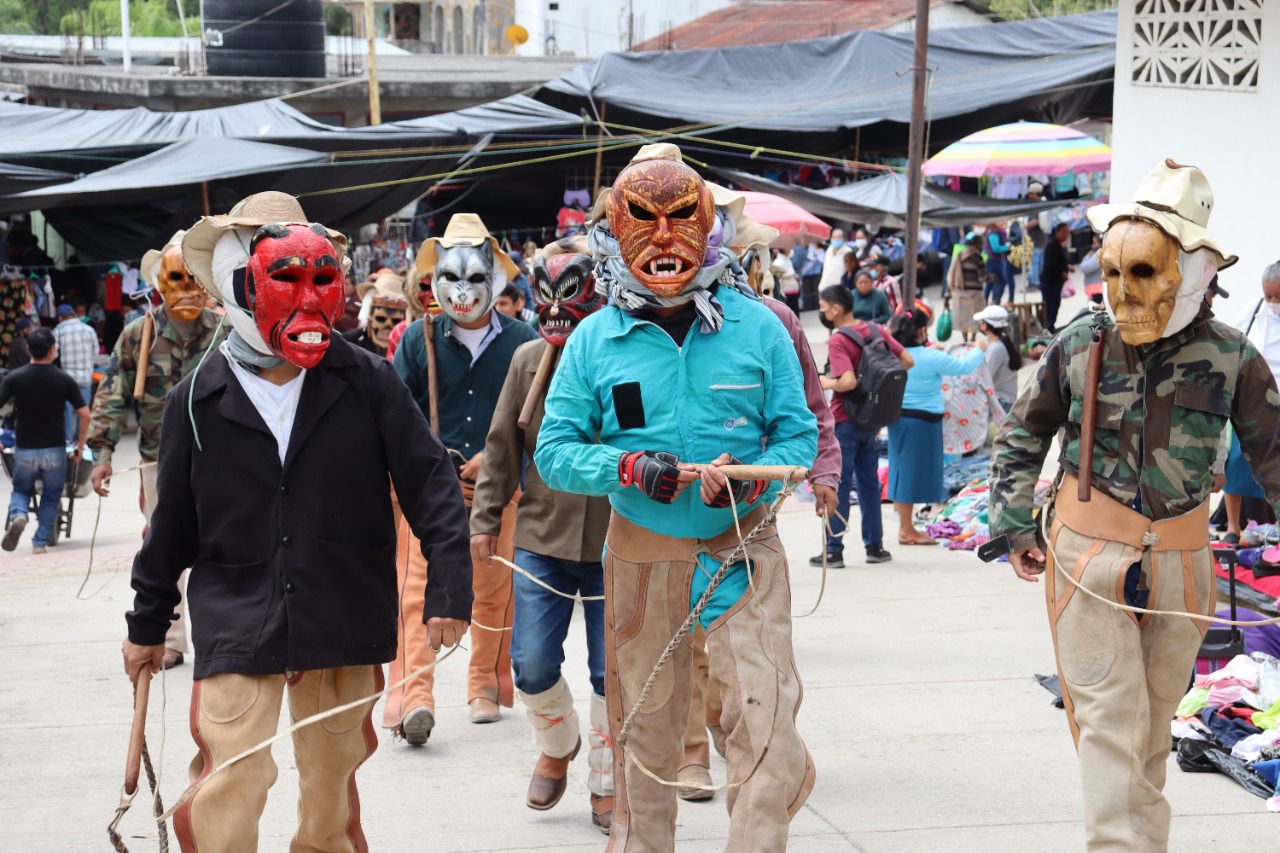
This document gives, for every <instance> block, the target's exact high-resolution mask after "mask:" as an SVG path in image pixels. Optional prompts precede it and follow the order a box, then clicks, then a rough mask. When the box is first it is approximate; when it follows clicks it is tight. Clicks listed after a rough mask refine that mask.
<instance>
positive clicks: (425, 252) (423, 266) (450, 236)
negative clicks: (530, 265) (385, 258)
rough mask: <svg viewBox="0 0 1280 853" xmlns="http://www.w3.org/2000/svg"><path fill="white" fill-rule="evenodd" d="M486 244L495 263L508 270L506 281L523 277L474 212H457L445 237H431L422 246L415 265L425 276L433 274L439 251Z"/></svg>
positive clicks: (496, 239) (445, 232) (450, 221)
mask: <svg viewBox="0 0 1280 853" xmlns="http://www.w3.org/2000/svg"><path fill="white" fill-rule="evenodd" d="M485 241H488V243H489V248H490V249H492V250H493V260H494V262H495V263H499V264H501V265H502V268H503V269H504V270H506V273H507V281H511V280H513V279H514V278H515V277H516V276H518V275H520V268H519V267H518V266H516V265H515V262H514V261H513V260H511V258H509V257H508V256H507V253H506V252H504V251H502V246H500V245H499V244H498V238H497V237H494V236H493V235H492V234H490V233H489V229H488V228H485V227H484V223H483V222H482V221H480V217H479V216H477V215H476V214H474V213H455V214H454V215H453V216H451V217H450V218H449V224H448V225H447V226H445V229H444V236H443V237H432V238H430V239H428V240H427V241H426V242H425V243H423V244H422V248H421V249H419V250H418V257H417V259H416V260H415V261H414V262H413V263H414V266H416V267H417V268H418V272H420V273H422V274H423V275H427V274H428V273H432V274H434V273H435V271H436V255H437V254H438V252H439V250H440V248H445V249H452V248H454V247H456V246H472V247H475V246H479V245H481V244H482V243H484V242H485Z"/></svg>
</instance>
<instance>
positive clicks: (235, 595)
mask: <svg viewBox="0 0 1280 853" xmlns="http://www.w3.org/2000/svg"><path fill="white" fill-rule="evenodd" d="M193 381H194V383H195V393H194V399H193V402H192V415H193V417H194V422H195V430H193V427H192V418H190V417H188V413H187V398H188V393H189V391H190V388H191V384H192V382H193ZM197 439H198V441H199V442H200V444H201V446H202V447H203V449H200V448H198V447H197V446H196V440H197ZM158 474H159V481H158V483H157V491H158V493H159V494H160V495H161V496H162V499H161V500H160V502H159V504H158V506H157V507H156V510H155V514H154V515H153V516H152V519H151V529H150V532H149V533H148V535H147V539H146V541H145V542H144V543H143V545H142V550H141V551H139V552H138V556H137V558H136V559H135V560H134V564H133V588H134V589H135V590H136V591H137V595H136V596H135V598H134V609H133V610H132V611H130V612H129V613H128V614H127V617H126V618H127V620H128V623H129V639H130V640H132V641H133V642H135V643H141V644H144V645H158V644H160V643H163V642H164V634H165V629H166V628H167V627H168V625H169V617H170V614H172V613H173V610H174V607H175V605H177V603H178V576H179V574H180V573H181V572H182V570H183V569H184V568H185V567H187V566H190V567H191V577H190V580H189V582H188V586H187V605H188V607H189V608H190V613H191V627H192V641H193V643H194V645H195V650H196V669H195V677H196V678H203V677H205V676H207V675H213V674H215V673H219V672H237V673H244V674H250V675H254V674H270V673H281V672H284V671H285V670H286V669H288V670H293V671H301V670H309V669H327V668H332V667H340V666H354V665H360V664H374V663H383V662H385V661H388V660H391V659H392V658H393V657H395V653H396V635H397V631H396V620H397V612H398V599H397V587H396V566H395V550H396V530H395V526H394V522H393V521H392V514H391V497H390V486H391V485H394V486H395V490H396V494H397V495H398V496H399V499H400V505H401V507H402V509H403V511H404V515H405V518H407V519H408V520H409V523H410V525H411V527H412V528H413V531H414V533H415V534H416V535H417V536H418V537H419V538H420V539H421V540H422V552H423V554H424V556H426V558H427V560H428V562H429V563H430V565H431V573H430V576H429V580H428V582H427V591H426V606H425V608H424V615H423V618H424V619H426V618H428V617H431V616H449V617H454V618H458V619H470V618H471V598H472V592H471V555H470V550H469V537H468V531H467V515H466V510H465V508H464V507H463V504H462V491H461V489H460V488H459V486H458V478H457V474H456V473H455V472H454V466H453V464H452V463H451V462H450V461H449V460H448V459H447V457H446V456H445V453H444V449H443V448H442V447H441V445H440V442H439V441H437V440H436V438H435V437H434V436H433V435H432V434H431V432H430V430H429V429H428V428H427V422H426V419H425V418H423V416H422V413H421V412H420V411H419V410H418V407H417V405H415V403H414V402H413V398H412V397H410V396H409V391H408V389H406V388H405V387H404V384H403V383H402V382H401V381H400V379H399V377H397V376H396V372H395V369H394V368H393V367H392V366H391V364H390V363H389V362H387V361H386V360H385V359H381V358H376V357H374V356H372V355H370V354H369V353H366V352H364V351H363V350H360V349H359V348H357V347H356V346H354V345H352V344H350V343H348V342H347V341H345V340H343V339H342V338H341V337H340V336H337V335H334V336H333V337H332V338H331V340H330V344H329V349H328V351H327V352H326V353H325V357H324V360H323V361H322V362H321V363H320V365H319V366H318V367H316V368H314V369H313V370H310V371H308V373H307V376H306V379H305V380H304V382H303V387H302V395H301V398H300V399H299V402H298V411H297V415H296V417H295V418H294V424H293V432H292V434H291V436H290V440H289V449H288V452H287V454H286V456H285V462H284V466H283V469H282V467H281V464H280V457H279V454H278V451H277V449H276V441H275V439H274V438H273V437H272V435H271V433H270V432H269V431H268V430H267V427H266V424H265V423H263V421H262V418H261V416H260V415H259V414H258V411H257V409H255V408H254V406H253V403H252V402H250V400H249V398H248V396H247V395H246V394H245V392H244V389H243V388H242V387H241V386H240V383H239V382H238V381H237V380H236V379H235V377H234V374H232V372H231V368H230V366H229V365H228V364H227V362H226V359H225V357H224V356H223V355H222V354H221V353H213V354H212V355H210V357H209V359H208V360H207V361H206V362H205V364H204V366H203V367H201V368H200V370H199V372H197V373H194V374H192V375H189V376H187V377H186V378H185V379H183V380H182V382H180V383H179V384H178V386H177V387H176V388H175V389H174V390H173V391H172V392H170V394H169V396H168V399H167V400H166V402H165V410H164V423H163V426H162V428H161V433H160V468H159V472H158ZM388 475H390V477H389V479H388Z"/></svg>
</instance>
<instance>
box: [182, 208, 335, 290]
mask: <svg viewBox="0 0 1280 853" xmlns="http://www.w3.org/2000/svg"><path fill="white" fill-rule="evenodd" d="M308 224H310V223H309V221H308V220H307V215H306V214H305V213H303V211H302V205H300V204H298V200H297V199H296V198H294V197H293V196H291V195H289V194H288V193H281V192H275V191H268V192H263V193H255V194H253V195H251V196H247V197H246V198H244V199H241V200H240V201H239V202H237V203H236V205H235V207H233V208H231V212H230V213H227V214H224V215H221V216H206V217H203V218H202V219H201V220H200V221H199V222H197V223H196V224H195V225H193V226H191V230H190V231H188V232H187V233H186V236H184V237H183V238H182V258H183V260H185V261H186V262H187V269H189V270H190V271H191V274H192V275H193V276H195V278H196V281H198V282H200V286H201V287H203V288H204V289H205V290H206V291H208V292H209V293H210V294H211V295H212V296H213V298H214V299H217V300H218V301H220V302H226V298H225V297H224V295H223V294H222V293H221V291H220V290H219V289H218V283H217V282H216V281H214V280H213V247H214V246H216V245H217V244H218V239H219V238H220V237H222V235H223V234H225V233H227V232H228V231H230V230H231V229H232V228H261V227H262V226H264V225H308ZM325 234H326V235H327V236H328V237H329V239H330V240H331V241H333V245H334V248H336V249H337V250H338V254H339V259H338V262H339V264H340V265H341V266H342V267H343V270H344V271H345V269H346V265H347V261H346V254H347V236H346V235H345V234H343V233H342V232H340V231H334V230H333V229H331V228H325Z"/></svg>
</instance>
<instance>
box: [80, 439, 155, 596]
mask: <svg viewBox="0 0 1280 853" xmlns="http://www.w3.org/2000/svg"><path fill="white" fill-rule="evenodd" d="M155 464H156V463H154V462H141V463H139V464H137V465H133V466H131V467H129V468H123V469H121V470H119V471H112V472H111V475H112V476H113V477H114V476H115V475H116V474H127V473H128V472H130V471H141V470H142V469H143V468H150V467H152V466H154V465H155ZM108 482H110V480H108ZM101 523H102V495H98V509H97V511H96V512H95V513H94V516H93V534H92V535H91V536H90V537H89V565H88V566H86V567H85V570H84V579H83V580H81V581H80V588H79V589H77V590H76V599H77V600H79V601H89V600H90V599H92V598H94V597H95V596H96V595H97V594H98V593H100V592H102V591H103V590H104V589H106V588H107V584H109V583H111V579H112V578H114V577H115V576H116V575H117V574H119V573H120V567H119V566H116V567H115V569H114V570H113V571H112V572H111V574H109V575H107V579H106V580H104V581H103V582H102V585H101V586H99V587H98V588H97V589H95V590H94V591H93V592H91V593H90V594H88V595H85V596H83V597H82V595H81V594H82V593H83V592H84V588H85V586H86V585H87V584H88V583H89V578H90V577H91V576H92V575H93V554H94V551H95V550H96V549H97V546H98V526H99V525H100V524H101Z"/></svg>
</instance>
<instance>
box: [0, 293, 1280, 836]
mask: <svg viewBox="0 0 1280 853" xmlns="http://www.w3.org/2000/svg"><path fill="white" fill-rule="evenodd" d="M1082 304H1083V300H1082V299H1080V298H1079V297H1077V298H1076V299H1075V300H1072V302H1071V305H1070V306H1069V307H1068V306H1064V309H1063V312H1064V313H1063V316H1064V317H1067V316H1070V313H1068V312H1071V313H1074V310H1075V309H1076V308H1077V307H1078V306H1079V305H1082ZM805 321H806V327H811V337H812V338H813V342H814V344H815V350H816V354H817V357H818V360H819V361H823V360H824V354H825V346H824V345H823V343H822V341H823V340H824V338H825V335H824V334H823V333H822V332H821V330H820V329H819V328H818V325H817V322H816V315H815V314H813V313H808V314H806V315H805ZM1029 369H1033V368H1029ZM136 461H137V455H136V450H135V446H134V442H133V439H131V438H130V439H126V440H125V441H124V442H123V443H122V447H121V448H120V451H119V452H118V453H117V455H116V464H117V466H119V467H120V468H125V467H128V466H130V465H132V464H135V463H136ZM97 511H98V500H97V498H96V497H93V498H89V499H87V500H84V501H82V502H79V503H78V504H77V518H76V523H75V529H74V531H73V535H72V536H71V538H70V540H69V541H66V542H64V543H63V544H61V545H59V546H57V547H56V548H53V549H51V550H50V551H49V553H48V554H46V555H43V556H40V557H35V556H32V555H31V553H30V538H31V533H32V532H34V527H30V528H29V529H28V532H27V534H26V536H25V537H24V541H23V543H22V544H21V545H20V546H19V549H18V550H17V551H15V552H13V553H12V554H8V553H6V554H0V683H3V684H4V686H5V687H4V690H3V692H0V826H3V827H4V830H3V831H2V832H0V849H5V850H15V851H16V850H21V851H56V853H66V852H67V851H77V853H78V851H95V850H107V849H109V848H108V847H107V842H106V836H105V833H104V828H105V826H106V824H107V822H108V820H109V819H110V818H111V816H112V814H113V812H114V809H115V806H116V803H117V798H118V795H119V788H120V780H121V769H122V766H123V764H124V753H125V748H126V743H127V740H128V732H129V723H130V688H129V684H128V682H127V680H126V679H125V677H124V675H123V673H122V670H121V665H120V653H119V646H120V641H121V639H122V638H123V636H124V627H125V626H124V619H123V615H122V614H123V613H124V611H125V610H126V609H128V607H129V606H130V603H131V594H130V590H129V583H128V575H129V565H130V563H131V560H132V557H133V553H134V551H135V549H136V548H137V545H138V542H139V531H140V530H141V526H142V517H141V514H140V513H139V512H138V509H137V474H136V473H127V474H122V475H120V478H119V482H117V483H116V484H115V490H114V491H113V494H112V495H111V497H110V498H108V499H106V500H103V501H102V502H101V518H100V525H99V531H98V536H97V541H96V546H95V549H94V568H93V574H92V577H91V578H90V579H89V581H88V583H87V584H86V590H85V596H86V597H87V600H77V599H76V598H75V593H76V589H77V587H78V586H79V585H80V583H81V580H82V579H83V577H84V574H85V570H86V566H87V564H88V558H89V540H90V534H91V532H92V531H93V527H94V521H95V515H96V514H97ZM890 515H892V512H891V511H887V512H885V523H886V531H887V532H888V536H887V537H886V542H887V543H889V547H890V549H891V550H892V551H893V554H894V561H893V562H891V563H887V564H882V565H877V566H866V565H861V564H858V563H857V562H855V560H856V559H857V557H858V556H859V555H860V549H858V548H856V547H852V548H850V549H849V551H848V552H847V554H848V556H849V558H850V563H849V566H850V567H849V568H846V569H843V570H838V571H836V570H833V571H831V572H830V575H829V577H828V579H827V589H826V593H825V595H824V597H823V600H822V604H821V606H820V608H819V609H818V611H817V613H815V614H814V615H813V616H811V617H808V618H803V619H797V620H796V622H795V654H796V660H797V665H798V667H799V671H800V674H801V676H802V678H803V679H804V684H805V696H804V705H803V707H802V709H801V712H800V716H799V726H800V730H801V733H802V734H803V735H804V737H805V739H806V741H807V742H808V744H809V748H810V750H811V751H812V752H813V755H814V758H815V760H816V762H817V765H818V781H817V785H816V787H815V789H814V792H813V796H812V797H811V798H810V799H809V802H808V803H807V804H806V805H805V807H804V809H803V810H802V811H801V812H800V814H799V815H797V817H796V819H795V821H794V822H793V824H792V831H791V849H792V850H796V851H802V853H827V851H840V850H858V851H868V853H916V851H920V853H931V852H932V851H943V850H945V851H948V853H968V851H974V853H979V851H981V853H989V851H1025V850H1036V851H1038V853H1056V852H1057V851H1074V850H1080V849H1082V848H1083V840H1084V833H1083V829H1082V823H1081V820H1080V793H1079V783H1078V777H1077V774H1076V762H1075V755H1074V751H1073V749H1072V745H1071V738H1070V735H1069V733H1068V731H1067V725H1066V721H1065V719H1064V717H1063V712H1062V711H1059V710H1056V709H1054V708H1052V707H1050V705H1049V700H1050V696H1049V694H1048V693H1046V692H1045V691H1044V690H1043V689H1042V688H1041V687H1040V686H1039V685H1038V684H1036V683H1035V681H1034V680H1033V679H1032V675H1033V673H1036V672H1050V671H1052V668H1053V652H1052V646H1051V645H1050V641H1049V632H1048V629H1047V623H1046V619H1045V615H1044V608H1043V598H1042V594H1043V590H1042V587H1041V586H1040V585H1039V584H1036V585H1031V584H1025V583H1022V582H1020V581H1018V580H1016V579H1015V578H1014V577H1013V573H1012V571H1010V570H1009V569H1008V567H1007V566H1005V565H1003V564H997V565H994V566H987V565H984V564H982V563H980V562H979V561H978V560H977V559H976V558H975V557H974V556H973V555H971V554H965V553H952V552H947V551H944V550H942V549H937V548H919V547H917V548H904V547H895V546H894V545H893V544H892V543H893V542H894V541H895V539H896V537H894V536H893V533H892V531H893V530H894V528H893V527H892V526H891V525H892V524H893V523H894V522H892V521H891V519H890V518H889V516H890ZM32 523H33V524H34V518H33V519H32ZM779 524H780V529H781V532H782V537H783V541H784V542H785V544H786V546H787V552H788V556H789V557H790V560H791V572H792V588H793V597H794V602H793V611H794V612H795V613H805V612H807V611H808V610H809V609H810V608H811V607H812V605H813V602H814V601H816V600H817V596H818V589H819V585H820V572H819V571H817V570H813V569H810V568H809V566H808V558H809V557H810V556H812V555H813V554H816V553H818V549H819V548H820V547H821V545H820V542H821V538H820V530H819V526H818V521H817V519H816V518H815V517H814V516H813V515H812V505H792V506H790V507H788V509H787V510H786V511H784V512H783V514H782V515H781V517H780V522H779ZM855 529H856V526H855ZM566 658H567V659H566V664H565V672H566V675H567V677H568V679H569V681H570V683H571V685H572V687H573V690H574V691H575V694H576V696H577V697H578V700H579V701H578V709H579V713H580V714H581V715H582V718H583V719H584V720H585V719H587V716H588V706H587V701H586V700H587V698H588V691H589V690H590V686H589V684H588V680H587V669H586V646H585V642H584V640H583V623H582V620H581V618H575V620H574V624H573V626H572V628H571V632H570V641H569V643H568V647H567V649H566ZM436 685H437V686H436V697H437V701H438V703H439V704H438V706H437V710H436V713H437V721H438V722H437V726H436V729H435V732H434V733H433V734H432V737H431V741H430V743H429V744H428V745H427V747H426V748H424V749H412V748H410V747H407V746H405V745H404V744H403V743H393V742H392V741H391V738H390V736H389V735H388V734H387V733H385V732H384V733H382V734H381V736H380V741H379V748H378V751H377V752H376V753H375V754H374V756H373V757H372V758H371V759H370V760H369V762H368V763H367V764H366V765H365V767H364V768H363V769H362V770H361V771H360V774H359V776H358V779H359V783H360V795H361V812H362V815H363V820H364V826H365V831H366V834H367V835H368V838H369V843H370V845H371V847H372V849H373V850H376V851H410V850H413V851H430V853H446V851H473V852H474V853H479V851H545V853H552V852H553V851H554V852H555V853H561V851H564V852H565V853H568V851H599V850H603V848H604V839H603V837H602V836H601V835H600V834H599V833H598V832H597V831H596V830H595V829H593V828H592V826H591V823H590V810H589V807H588V801H587V791H586V775H587V768H586V760H585V755H583V756H580V757H579V759H578V760H577V761H576V762H575V763H574V765H573V766H572V768H571V770H570V781H569V791H568V793H567V794H566V795H565V798H564V800H563V801H562V802H561V803H560V804H559V805H558V806H556V808H555V809H553V810H551V811H549V812H536V811H532V810H530V809H528V808H527V807H526V806H525V805H524V791H525V788H526V786H527V784H528V775H529V772H530V770H531V768H532V766H533V761H534V759H535V757H536V753H535V750H534V747H533V744H532V737H531V735H530V730H529V727H528V724H527V723H526V722H525V721H524V714H523V709H521V708H519V707H517V708H516V709H515V710H514V711H506V712H504V717H503V719H502V721H501V722H499V723H497V724H494V725H487V726H475V725H471V724H470V723H469V722H468V719H467V709H466V704H465V701H464V700H465V692H464V690H465V660H464V658H463V656H462V653H458V654H456V655H454V656H453V657H452V658H450V659H449V660H448V661H446V662H445V663H444V664H443V665H442V666H441V667H440V670H439V672H438V673H437V679H436ZM190 688H191V667H190V665H188V666H184V667H181V668H178V669H176V670H173V671H171V672H169V673H167V674H166V676H165V677H164V679H163V680H160V679H157V681H156V682H155V684H154V686H153V688H152V699H151V715H150V721H149V728H148V737H149V739H150V744H151V749H152V754H153V756H155V757H156V758H157V761H158V763H159V764H160V766H161V768H162V793H163V796H164V799H165V802H166V803H168V802H171V801H172V800H173V799H175V798H176V797H177V796H178V795H179V794H180V793H181V791H182V788H183V787H184V784H185V782H184V780H185V774H186V766H187V762H188V761H189V760H190V758H191V756H192V755H193V754H194V747H193V745H192V742H191V737H190V734H189V733H188V731H187V711H188V702H189V698H190ZM380 718H381V709H380V708H378V709H375V712H374V719H375V721H376V720H379V719H380ZM285 721H286V722H287V715H286V717H285ZM161 753H163V756H162V757H161ZM274 756H275V760H276V763H277V764H278V765H279V767H280V778H279V781H278V782H277V783H276V785H275V787H274V788H273V789H272V792H271V796H270V798H269V800H268V803H267V809H266V813H265V815H264V816H263V820H262V824H261V832H262V835H261V844H260V849H261V850H262V851H264V853H273V851H283V850H286V849H287V848H288V842H289V838H290V836H291V834H292V832H293V828H294V821H295V814H296V812H295V802H296V797H297V774H296V769H295V767H294V764H293V759H292V750H291V747H290V745H289V743H288V742H287V741H286V742H285V743H282V744H280V745H278V746H277V747H276V748H275V751H274ZM713 760H714V761H715V766H714V767H713V768H712V773H713V775H714V776H715V778H716V780H717V781H723V780H724V765H723V763H722V762H721V761H720V760H719V758H718V757H715V758H713ZM1166 790H1167V793H1168V795H1169V798H1170V800H1171V802H1172V804H1173V811H1174V821H1173V831H1172V838H1171V843H1170V849H1171V850H1173V851H1206V852H1207V851H1220V850H1233V849H1238V850H1264V849H1270V848H1271V847H1273V846H1274V844H1272V843H1270V842H1267V841H1266V839H1267V838H1272V839H1274V838H1275V833H1276V819H1275V817H1273V816H1271V815H1268V814H1267V813H1266V812H1265V810H1264V807H1263V804H1262V801H1261V800H1259V799H1257V798H1255V797H1252V796H1250V795H1249V794H1247V793H1245V792H1244V791H1243V790H1242V789H1240V788H1239V787H1237V786H1236V785H1235V784H1234V783H1232V782H1229V781H1228V780H1226V778H1225V777H1221V776H1205V775H1190V774H1185V773H1182V772H1181V771H1180V770H1178V769H1177V767H1176V766H1173V765H1172V762H1171V767H1170V773H1169V783H1168V786H1167V789H1166ZM147 811H148V802H146V801H145V792H144V795H140V797H139V799H138V801H137V803H136V805H135V806H134V809H133V811H132V812H131V813H130V814H129V815H128V817H127V818H126V820H125V823H124V827H123V829H124V831H125V836H126V843H127V844H129V846H130V848H131V849H132V850H133V851H135V853H137V852H138V851H150V850H155V849H156V835H155V827H154V825H151V824H150V823H149V821H148V820H147V817H146V815H147ZM726 825H727V819H726V815H725V810H724V795H723V793H720V794H717V795H716V798H715V799H714V800H712V801H711V802H707V803H684V804H682V805H681V809H680V819H679V827H678V830H677V836H676V837H677V840H678V844H679V850H680V851H681V853H685V851H690V853H712V851H718V850H721V849H723V844H724V837H725V832H726ZM173 847H174V849H175V850H176V844H175V845H173ZM735 853H736V851H735Z"/></svg>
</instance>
